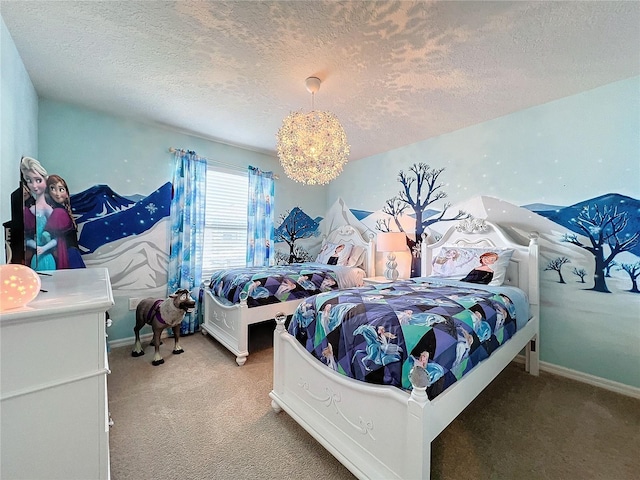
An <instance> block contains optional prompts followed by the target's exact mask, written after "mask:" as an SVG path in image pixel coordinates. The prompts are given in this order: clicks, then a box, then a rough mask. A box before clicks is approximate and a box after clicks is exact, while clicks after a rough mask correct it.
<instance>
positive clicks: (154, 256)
mask: <svg viewBox="0 0 640 480" xmlns="http://www.w3.org/2000/svg"><path fill="white" fill-rule="evenodd" d="M168 224H169V218H168V217H165V218H163V219H162V220H160V221H159V222H157V223H156V224H155V225H153V226H152V227H151V228H150V229H149V230H147V231H146V232H144V233H141V234H140V235H136V236H133V237H130V238H122V239H119V240H116V241H114V242H111V243H108V244H105V245H101V246H100V247H98V248H97V249H96V250H95V251H94V252H93V253H89V254H84V255H83V256H82V258H83V260H84V262H85V263H86V265H87V267H103V268H108V269H109V276H110V278H111V287H112V289H113V291H114V294H116V295H126V296H163V295H164V294H165V293H166V288H167V287H166V285H167V268H168V264H169V255H168V254H167V252H166V251H165V250H166V245H167V241H168V238H167V236H168V231H169V227H168Z"/></svg>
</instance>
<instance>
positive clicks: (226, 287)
mask: <svg viewBox="0 0 640 480" xmlns="http://www.w3.org/2000/svg"><path fill="white" fill-rule="evenodd" d="M343 270H344V272H343ZM349 270H353V268H352V267H339V266H330V265H324V264H319V263H294V264H290V265H275V266H272V267H249V268H232V269H226V270H218V271H216V272H214V273H213V275H212V276H211V280H210V282H209V289H210V290H211V291H212V293H213V294H214V295H216V296H217V297H218V299H219V300H221V301H222V302H223V303H227V304H229V305H231V304H236V303H240V301H241V299H245V298H246V301H247V306H248V307H256V306H260V305H267V304H271V303H278V302H287V301H289V300H297V299H303V298H306V297H309V296H311V295H315V294H319V293H322V292H328V291H331V290H336V289H337V288H340V287H341V286H347V287H352V286H354V285H355V283H351V284H348V283H347V284H346V285H342V284H345V283H346V282H347V281H348V279H349V278H350V276H349V275H348V273H349ZM360 278H361V277H360ZM345 279H347V280H345Z"/></svg>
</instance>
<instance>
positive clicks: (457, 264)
mask: <svg viewBox="0 0 640 480" xmlns="http://www.w3.org/2000/svg"><path fill="white" fill-rule="evenodd" d="M511 255H513V249H510V248H467V247H442V248H441V249H440V251H439V252H438V254H437V255H436V256H434V258H433V261H432V262H431V265H432V270H431V276H432V277H438V278H448V279H451V280H461V281H463V282H469V283H482V284H485V285H493V286H498V285H502V284H503V283H504V279H505V275H506V272H507V267H508V266H509V260H510V259H511Z"/></svg>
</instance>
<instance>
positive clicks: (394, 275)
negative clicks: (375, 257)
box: [384, 253, 398, 281]
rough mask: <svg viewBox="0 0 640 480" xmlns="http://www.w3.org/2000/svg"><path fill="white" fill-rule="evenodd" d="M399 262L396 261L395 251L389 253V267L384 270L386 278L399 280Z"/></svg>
mask: <svg viewBox="0 0 640 480" xmlns="http://www.w3.org/2000/svg"><path fill="white" fill-rule="evenodd" d="M397 266H398V264H397V263H396V256H395V254H394V253H389V254H388V255H387V268H386V269H385V271H384V278H386V279H387V280H391V281H394V280H397V279H398V270H396V267H397Z"/></svg>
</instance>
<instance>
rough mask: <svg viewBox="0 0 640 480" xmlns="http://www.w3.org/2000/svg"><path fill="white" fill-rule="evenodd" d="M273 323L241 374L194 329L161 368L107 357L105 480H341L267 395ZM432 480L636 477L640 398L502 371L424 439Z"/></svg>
mask: <svg viewBox="0 0 640 480" xmlns="http://www.w3.org/2000/svg"><path fill="white" fill-rule="evenodd" d="M272 334H273V325H272V324H270V323H265V324H261V325H256V326H253V327H252V328H251V337H250V348H249V351H250V352H251V355H249V358H248V360H247V363H246V364H245V366H243V367H238V366H237V365H236V363H235V360H234V359H235V357H234V355H232V354H231V353H229V352H228V351H227V350H225V349H224V348H223V347H222V346H221V345H220V344H218V343H217V342H216V341H214V340H213V339H211V338H210V337H205V336H203V335H201V334H199V333H197V334H195V335H192V336H189V337H186V338H184V339H182V340H181V345H182V347H183V348H184V349H185V353H184V354H182V355H172V354H171V350H172V347H173V340H172V339H167V340H165V343H164V345H162V347H161V352H162V354H163V356H164V358H165V363H164V365H161V366H158V367H153V366H152V365H151V359H152V356H153V348H151V347H146V349H145V351H146V354H145V355H144V356H142V357H139V358H133V357H131V356H130V352H131V347H118V348H114V349H113V350H112V351H111V353H110V355H109V361H110V367H111V370H112V373H111V375H109V377H108V382H109V409H110V411H111V415H112V417H113V420H114V422H115V424H114V426H113V427H112V429H111V433H110V446H111V476H112V479H113V480H129V479H132V480H146V479H150V480H151V479H153V480H200V479H225V480H226V479H260V480H262V479H265V480H266V479H274V480H275V479H316V478H325V479H353V478H354V477H353V476H352V475H351V473H350V472H349V471H348V470H347V469H346V468H345V467H343V466H342V465H341V464H340V463H339V462H338V461H337V460H336V459H335V458H334V457H333V456H332V455H330V454H329V453H328V452H327V451H326V450H325V449H324V448H323V447H322V446H321V445H320V444H319V443H317V442H316V441H315V440H314V439H313V438H312V437H311V436H310V435H309V434H307V433H306V432H305V431H304V430H303V429H302V428H301V427H300V426H298V425H297V424H296V423H295V422H294V421H293V420H292V419H291V418H290V417H289V416H288V415H287V414H286V413H284V412H281V413H279V414H276V413H274V412H273V410H272V409H271V399H270V398H269V397H268V394H269V391H270V390H271V381H272V353H273V349H272ZM431 470H432V471H431V478H433V479H451V480H464V479H480V478H483V479H508V480H512V479H513V480H517V479H523V480H524V479H526V480H529V479H532V480H534V479H550V480H551V479H552V480H559V479H603V480H618V479H619V480H626V479H629V480H631V479H637V478H640V475H639V472H640V401H639V400H637V399H633V398H629V397H625V396H622V395H618V394H615V393H612V392H609V391H606V390H601V389H598V388H595V387H591V386H589V385H585V384H582V383H579V382H575V381H571V380H566V379H564V378H561V377H557V376H554V375H551V374H548V373H544V372H542V373H541V375H540V377H538V378H536V377H532V376H530V375H528V374H526V373H525V372H524V371H523V367H522V365H519V364H512V365H510V366H509V367H507V369H506V370H505V371H504V372H503V373H502V374H501V375H500V376H499V377H498V378H497V379H496V380H494V382H493V383H492V384H491V385H489V387H488V388H487V389H486V390H485V391H484V392H483V393H482V394H481V395H480V396H479V397H478V398H477V399H476V400H475V401H474V402H473V403H472V404H471V405H470V406H469V407H468V408H467V409H466V410H465V411H464V412H463V414H462V415H461V416H460V417H458V418H457V419H456V420H455V421H454V422H453V423H452V424H451V425H450V426H449V427H448V428H447V429H445V430H444V432H442V434H441V435H440V436H439V437H438V438H437V439H436V441H435V442H434V443H433V446H432V467H431Z"/></svg>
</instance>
